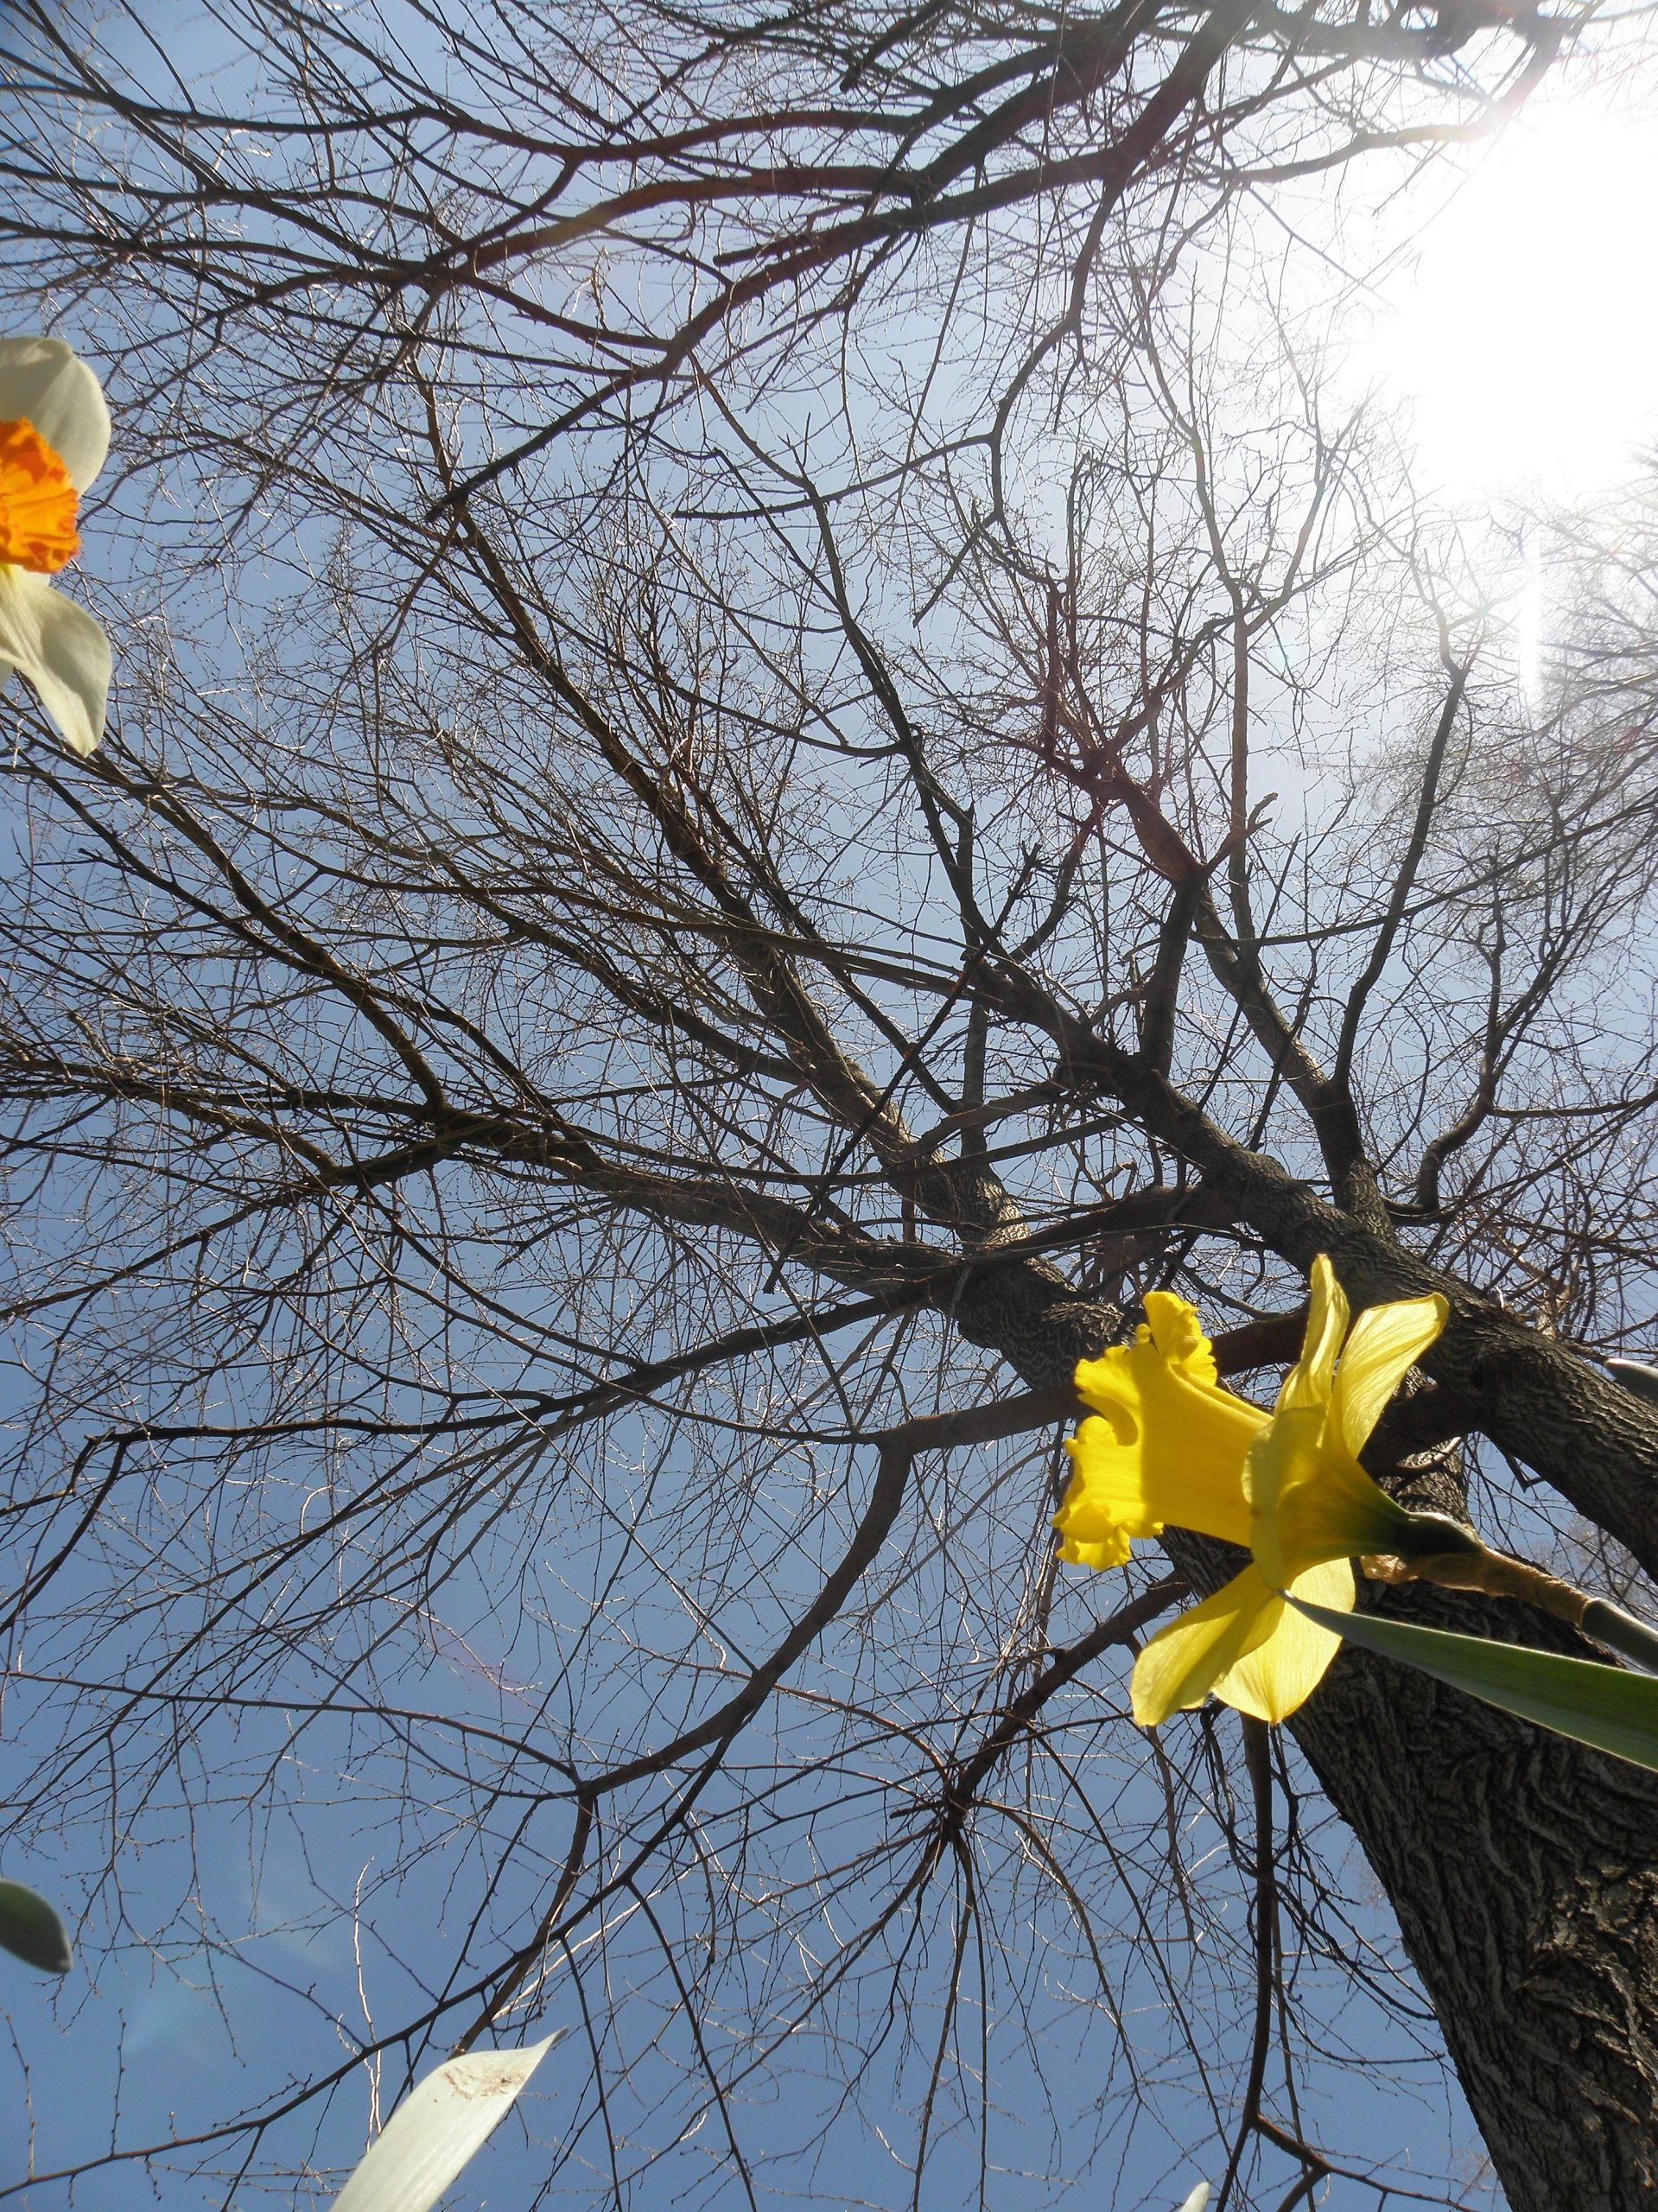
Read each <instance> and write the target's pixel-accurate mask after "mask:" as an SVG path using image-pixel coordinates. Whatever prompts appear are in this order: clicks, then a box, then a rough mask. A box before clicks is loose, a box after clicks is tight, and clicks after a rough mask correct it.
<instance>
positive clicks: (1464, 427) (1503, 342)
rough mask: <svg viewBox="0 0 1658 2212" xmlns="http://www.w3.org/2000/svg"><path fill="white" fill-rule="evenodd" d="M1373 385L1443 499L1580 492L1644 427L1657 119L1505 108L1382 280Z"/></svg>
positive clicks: (1611, 478)
mask: <svg viewBox="0 0 1658 2212" xmlns="http://www.w3.org/2000/svg"><path fill="white" fill-rule="evenodd" d="M1382 292H1383V297H1384V300H1385V302H1386V303H1387V308H1386V311H1385V312H1384V316H1383V321H1382V327H1381V329H1380V331H1379V333H1378V353H1379V357H1380V358H1379V359H1378V361H1377V364H1376V365H1377V367H1378V369H1379V370H1380V372H1381V378H1382V385H1383V386H1384V388H1386V389H1388V390H1390V391H1393V392H1394V394H1396V395H1398V396H1399V397H1404V398H1407V399H1408V400H1409V401H1410V402H1411V404H1412V407H1413V416H1414V421H1415V427H1416V435H1417V442H1418V448H1419V452H1420V459H1421V461H1422V464H1423V468H1424V474H1425V477H1426V480H1428V481H1430V482H1434V483H1437V484H1438V485H1439V487H1440V488H1441V489H1442V490H1443V491H1444V492H1445V493H1449V494H1450V495H1452V497H1469V496H1474V497H1477V496H1480V495H1482V494H1483V495H1490V494H1492V493H1501V492H1503V491H1507V490H1517V489H1520V488H1521V487H1535V488H1536V489H1538V490H1540V491H1543V492H1546V493H1548V494H1550V495H1552V496H1553V497H1557V498H1564V499H1577V498H1581V497H1584V496H1585V495H1590V494H1592V493H1594V492H1595V491H1596V490H1597V489H1598V488H1601V487H1603V486H1607V485H1610V484H1611V483H1613V482H1616V481H1617V480H1618V479H1619V478H1620V477H1622V476H1623V474H1625V473H1626V472H1627V471H1628V469H1629V465H1630V461H1631V458H1632V456H1633V454H1634V453H1635V452H1636V449H1637V448H1640V447H1641V446H1642V444H1643V443H1648V442H1652V441H1653V440H1654V439H1655V437H1658V122H1655V123H1653V124H1647V125H1646V126H1645V127H1643V126H1642V124H1641V123H1640V122H1638V121H1636V119H1635V118H1631V117H1629V116H1626V115H1620V114H1618V113H1616V112H1612V111H1609V110H1608V109H1607V108H1606V107H1605V106H1604V105H1601V106H1597V105H1591V103H1590V102H1588V101H1587V100H1575V101H1557V102H1556V103H1554V104H1553V106H1551V107H1548V108H1544V107H1541V106H1538V107H1535V108H1534V109H1530V110H1528V111H1525V112H1524V113H1522V114H1521V116H1520V117H1519V118H1517V119H1516V121H1515V123H1514V124H1512V125H1511V126H1510V127H1509V130H1508V131H1507V132H1506V134H1505V135H1504V137H1502V139H1501V140H1500V141H1499V142H1498V143H1496V145H1495V146H1494V147H1493V148H1492V149H1491V151H1490V153H1489V154H1488V155H1486V156H1484V158H1483V161H1482V162H1480V164H1479V166H1478V167H1477V168H1476V169H1475V170H1474V172H1473V173H1472V174H1471V175H1470V177H1469V178H1468V180H1467V181H1466V182H1465V183H1464V185H1463V187H1462V188H1461V189H1460V190H1459V191H1458V193H1457V194H1456V195H1455V196H1454V198H1452V200H1451V201H1450V203H1449V205H1448V206H1446V207H1445V208H1444V209H1443V211H1442V212H1441V213H1440V214H1439V217H1438V219H1437V220H1435V221H1433V222H1431V223H1429V224H1428V225H1427V226H1426V228H1425V230H1424V232H1423V233H1422V235H1421V245H1420V258H1419V259H1418V260H1416V262H1415V264H1414V266H1413V267H1409V268H1407V270H1405V272H1404V273H1403V274H1402V275H1401V277H1399V278H1397V279H1395V280H1394V283H1392V284H1391V285H1388V284H1384V285H1383V287H1382Z"/></svg>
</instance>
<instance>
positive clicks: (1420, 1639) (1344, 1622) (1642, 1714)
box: [1287, 1598, 1658, 1773]
mask: <svg viewBox="0 0 1658 2212" xmlns="http://www.w3.org/2000/svg"><path fill="white" fill-rule="evenodd" d="M1287 1602H1288V1603H1289V1604H1290V1605H1294V1606H1295V1607H1296V1609H1297V1611H1299V1612H1303V1613H1305V1615H1306V1617H1307V1618H1308V1619H1309V1620H1312V1621H1316V1622H1317V1623H1318V1625H1319V1626H1320V1627H1321V1628H1327V1629H1330V1630H1333V1631H1334V1633H1335V1634H1336V1635H1337V1636H1340V1637H1345V1638H1346V1640H1347V1641H1348V1643H1356V1644H1358V1645H1360V1646H1361V1647H1362V1648H1363V1649H1364V1650H1366V1651H1374V1652H1376V1653H1377V1654H1379V1656H1382V1658H1384V1659H1397V1660H1398V1661H1399V1662H1401V1664H1402V1665H1404V1666H1407V1667H1414V1668H1416V1669H1419V1671H1420V1673H1422V1674H1424V1675H1432V1676H1433V1678H1434V1680H1435V1681H1441V1682H1448V1683H1449V1684H1450V1685H1451V1687H1452V1689H1458V1690H1463V1691H1465V1692H1466V1694H1468V1695H1469V1696H1470V1697H1477V1698H1478V1699H1480V1700H1481V1701H1482V1702H1483V1703H1484V1704H1486V1705H1494V1706H1496V1707H1497V1709H1498V1711H1499V1712H1502V1713H1515V1714H1517V1715H1518V1716H1519V1718H1520V1719H1522V1720H1532V1721H1534V1722H1535V1723H1536V1724H1537V1726H1539V1727H1540V1728H1547V1729H1549V1730H1551V1731H1552V1732H1553V1733H1554V1734H1555V1735H1557V1736H1569V1737H1571V1738H1572V1739H1573V1740H1574V1741H1575V1742H1577V1743H1579V1744H1589V1745H1592V1746H1593V1747H1594V1749H1595V1750H1596V1751H1609V1752H1610V1754H1611V1756H1612V1757H1613V1758H1616V1759H1626V1760H1628V1762H1629V1764H1630V1765H1631V1766H1644V1767H1649V1768H1651V1769H1652V1770H1654V1771H1655V1773H1658V1676H1655V1675H1635V1674H1626V1673H1625V1672H1624V1671H1623V1669H1622V1668H1621V1667H1603V1666H1600V1665H1598V1664H1597V1662H1595V1661H1593V1660H1592V1659H1565V1658H1562V1657H1560V1656H1559V1655H1558V1654H1557V1653H1555V1652H1553V1651H1531V1650H1528V1649H1526V1648H1525V1646H1524V1645H1522V1644H1517V1643H1490V1642H1488V1641H1487V1639H1486V1638H1485V1637H1479V1636H1453V1635H1452V1633H1451V1632H1450V1631H1449V1630H1445V1629H1438V1628H1417V1627H1416V1626H1414V1625H1413V1624H1412V1623H1410V1622H1408V1621H1389V1620H1380V1619H1378V1618H1376V1616H1375V1614H1373V1613H1337V1612H1331V1611H1329V1610H1328V1608H1326V1607H1325V1606H1323V1605H1305V1604H1302V1603H1301V1602H1300V1601H1299V1599H1294V1598H1292V1599H1289V1600H1288V1601H1287Z"/></svg>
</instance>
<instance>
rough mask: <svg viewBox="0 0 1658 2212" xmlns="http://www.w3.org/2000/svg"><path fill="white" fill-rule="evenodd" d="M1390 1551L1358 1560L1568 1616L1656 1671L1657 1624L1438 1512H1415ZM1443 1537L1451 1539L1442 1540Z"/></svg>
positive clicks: (1397, 1575)
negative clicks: (1501, 1547)
mask: <svg viewBox="0 0 1658 2212" xmlns="http://www.w3.org/2000/svg"><path fill="white" fill-rule="evenodd" d="M1410 1522H1411V1526H1410V1529H1409V1530H1408V1532H1407V1535H1406V1541H1405V1542H1404V1543H1403V1544H1402V1545H1401V1548H1400V1551H1399V1552H1398V1553H1396V1554H1387V1555H1386V1556H1383V1557H1377V1558H1370V1559H1364V1560H1361V1561H1360V1562H1359V1564H1360V1566H1361V1567H1363V1570H1364V1573H1366V1574H1367V1575H1368V1576H1369V1578H1370V1579H1371V1580H1372V1581H1375V1582H1433V1583H1437V1584H1438V1585H1439V1587H1440V1588H1441V1589H1445V1590H1477V1591H1480V1592H1482V1593H1483V1595H1484V1596H1486V1597H1488V1598H1515V1599H1518V1600H1519V1601H1520V1603H1521V1605H1534V1606H1535V1607H1536V1608H1537V1610H1538V1611H1540V1612H1544V1613H1552V1614H1553V1617H1554V1618H1555V1619H1556V1620H1561V1621H1568V1622H1570V1624H1572V1627H1573V1628H1575V1629H1580V1630H1582V1631H1583V1633H1584V1634H1585V1636H1591V1637H1594V1639H1595V1641H1596V1643H1604V1645H1605V1646H1606V1647H1607V1649H1609V1650H1611V1651H1616V1652H1617V1653H1618V1654H1619V1655H1620V1656H1621V1657H1623V1658H1625V1659H1632V1660H1633V1661H1634V1662H1635V1663H1636V1666H1637V1667H1642V1668H1644V1669H1646V1671H1647V1672H1648V1674H1653V1675H1658V1629H1655V1628H1652V1627H1649V1626H1648V1624H1647V1623H1646V1622H1645V1621H1640V1620H1637V1619H1636V1618H1635V1616H1634V1614H1633V1613H1626V1612H1625V1611H1623V1608H1622V1607H1621V1606H1619V1605H1612V1604H1611V1603H1610V1600H1609V1599H1605V1598H1591V1596H1590V1595H1589V1593H1588V1592H1587V1591H1585V1590H1579V1588H1578V1587H1577V1586H1576V1585H1575V1584H1574V1583H1571V1582H1563V1581H1561V1580H1560V1577H1559V1576H1558V1575H1553V1574H1545V1573H1544V1572H1543V1570H1542V1569H1541V1567H1531V1566H1528V1564H1527V1562H1526V1561H1525V1560H1522V1559H1514V1558H1512V1557H1510V1555H1509V1554H1508V1553H1507V1552H1494V1551H1492V1550H1491V1549H1490V1547H1489V1546H1487V1545H1485V1544H1483V1543H1481V1541H1480V1540H1479V1538H1478V1537H1477V1535H1474V1533H1473V1531H1472V1530H1471V1529H1464V1528H1463V1527H1462V1526H1461V1525H1460V1524H1459V1523H1458V1522H1454V1521H1451V1520H1447V1519H1445V1518H1443V1517H1442V1516H1439V1514H1429V1513H1413V1514H1412V1515H1411V1516H1410ZM1447 1540H1449V1541H1447Z"/></svg>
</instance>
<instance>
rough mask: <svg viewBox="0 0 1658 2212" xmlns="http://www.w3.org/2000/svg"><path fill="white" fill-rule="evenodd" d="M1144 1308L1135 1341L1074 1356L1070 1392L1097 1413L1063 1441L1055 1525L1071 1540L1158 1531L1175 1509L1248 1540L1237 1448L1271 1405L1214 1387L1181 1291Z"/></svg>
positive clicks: (1182, 1519) (1243, 1448) (1180, 1517)
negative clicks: (1064, 1475)
mask: <svg viewBox="0 0 1658 2212" xmlns="http://www.w3.org/2000/svg"><path fill="white" fill-rule="evenodd" d="M1146 1310H1147V1316H1148V1319H1147V1322H1146V1323H1144V1324H1142V1325H1141V1326H1140V1329H1139V1330H1138V1331H1137V1332H1136V1334H1135V1338H1134V1343H1133V1344H1118V1345H1115V1346H1114V1347H1113V1349H1112V1350H1111V1351H1108V1352H1106V1353H1105V1354H1104V1355H1103V1356H1102V1357H1101V1358H1099V1359H1085V1360H1083V1361H1082V1362H1081V1363H1080V1364H1079V1365H1078V1367H1077V1395H1079V1396H1080V1397H1081V1398H1082V1399H1083V1402H1084V1403H1085V1404H1088V1405H1090V1406H1092V1407H1094V1408H1096V1414H1095V1417H1094V1418H1093V1419H1091V1420H1088V1421H1083V1425H1082V1427H1081V1428H1080V1429H1079V1430H1078V1431H1077V1434H1076V1436H1075V1437H1073V1438H1072V1439H1071V1440H1070V1442H1069V1443H1068V1444H1067V1445H1066V1446H1065V1448H1066V1450H1067V1451H1068V1452H1070V1459H1071V1465H1072V1467H1073V1469H1074V1472H1073V1474H1072V1476H1071V1481H1070V1489H1069V1490H1068V1491H1066V1493H1065V1498H1064V1503H1063V1504H1062V1505H1061V1507H1060V1509H1059V1511H1058V1514H1057V1515H1056V1516H1054V1526H1055V1527H1056V1528H1057V1529H1058V1531H1059V1533H1060V1535H1061V1536H1062V1538H1064V1540H1065V1541H1066V1542H1067V1543H1072V1542H1074V1543H1077V1544H1078V1545H1092V1544H1101V1543H1105V1542H1107V1541H1109V1532H1110V1531H1111V1530H1113V1529H1121V1530H1124V1531H1126V1532H1127V1533H1128V1535H1134V1536H1153V1535H1157V1534H1158V1532H1159V1530H1160V1529H1162V1528H1163V1527H1164V1526H1165V1525H1166V1523H1167V1522H1171V1521H1172V1522H1175V1523H1176V1524H1177V1525H1178V1527H1180V1528H1182V1529H1197V1530H1198V1531H1199V1532H1200V1533H1201V1534H1203V1535H1209V1536H1220V1537H1223V1538H1224V1539H1225V1540H1226V1541H1228V1542H1229V1543H1234V1544H1243V1543H1247V1542H1248V1540H1249V1513H1248V1505H1247V1503H1245V1500H1244V1496H1243V1484H1242V1468H1243V1456H1244V1453H1245V1452H1247V1451H1248V1448H1249V1445H1250V1442H1251V1440H1252V1439H1253V1438H1254V1437H1255V1435H1256V1434H1257V1433H1259V1432H1260V1430H1261V1428H1262V1427H1264V1426H1265V1424H1266V1421H1267V1415H1266V1414H1264V1413H1263V1412H1262V1411H1261V1408H1260V1407H1259V1406H1252V1405H1251V1404H1250V1403H1249V1402H1248V1399H1247V1398H1235V1397H1234V1396H1233V1395H1232V1393H1231V1392H1230V1391H1229V1390H1223V1389H1221V1388H1220V1386H1219V1384H1218V1383H1217V1380H1216V1369H1215V1355H1214V1352H1213V1351H1212V1350H1211V1348H1210V1343H1209V1339H1208V1338H1206V1337H1205V1336H1204V1332H1203V1330H1202V1329H1201V1327H1200V1326H1199V1325H1198V1322H1197V1312H1196V1310H1195V1308H1193V1307H1192V1306H1189V1305H1188V1304H1187V1303H1186V1301H1185V1299H1183V1298H1176V1297H1174V1296H1173V1295H1172V1294H1170V1293H1168V1292H1166V1291H1153V1293H1152V1294H1151V1295H1150V1297H1148V1298H1147V1301H1146ZM1061 1556H1062V1557H1064V1556H1066V1554H1064V1552H1063V1551H1062V1553H1061ZM1112 1563H1113V1564H1115V1563H1116V1562H1115V1559H1114V1560H1113V1561H1112Z"/></svg>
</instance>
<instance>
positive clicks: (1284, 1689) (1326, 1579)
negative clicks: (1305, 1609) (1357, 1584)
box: [1211, 1560, 1354, 1721]
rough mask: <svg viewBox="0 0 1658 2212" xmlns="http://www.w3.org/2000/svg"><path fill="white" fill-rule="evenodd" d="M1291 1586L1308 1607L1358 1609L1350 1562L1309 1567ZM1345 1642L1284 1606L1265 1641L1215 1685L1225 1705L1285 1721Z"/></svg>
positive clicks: (1314, 1687) (1331, 1561)
mask: <svg viewBox="0 0 1658 2212" xmlns="http://www.w3.org/2000/svg"><path fill="white" fill-rule="evenodd" d="M1290 1588H1291V1590H1292V1591H1293V1594H1294V1595H1295V1596H1296V1597H1298V1598H1305V1599H1306V1600H1307V1602H1308V1604H1309V1605H1324V1606H1326V1607H1327V1608H1328V1609H1329V1610H1330V1611H1331V1612H1340V1613H1350V1612H1351V1611H1352V1610H1353V1596H1354V1592H1353V1570H1352V1568H1351V1567H1349V1565H1348V1564H1347V1561H1346V1560H1326V1561H1325V1562H1324V1565H1323V1566H1322V1567H1308V1569H1307V1570H1306V1572H1305V1574H1298V1575H1297V1576H1296V1578H1295V1580H1294V1581H1293V1583H1292V1584H1291V1585H1290ZM1274 1602H1275V1603H1276V1601H1274ZM1341 1643H1342V1640H1341V1638H1340V1637H1338V1636H1337V1635H1336V1634H1335V1632H1334V1631H1333V1630H1331V1629H1327V1628H1320V1627H1319V1626H1318V1623H1317V1622H1316V1621H1310V1620H1308V1619H1306V1618H1305V1616H1304V1615H1303V1614H1300V1613H1298V1612H1297V1611H1296V1610H1295V1608H1294V1606H1293V1605H1279V1607H1278V1611H1277V1613H1276V1615H1275V1617H1274V1622H1273V1626H1272V1630H1271V1632H1270V1633H1269V1634H1268V1635H1267V1637H1266V1638H1265V1640H1264V1641H1263V1642H1261V1643H1258V1644H1256V1646H1255V1649H1253V1650H1252V1651H1248V1652H1246V1653H1245V1654H1244V1656H1243V1657H1242V1659H1240V1660H1239V1661H1238V1662H1237V1663H1236V1665H1235V1666H1232V1667H1229V1668H1228V1669H1227V1671H1226V1672H1225V1673H1224V1674H1223V1675H1218V1676H1217V1678H1216V1680H1215V1681H1214V1683H1213V1684H1212V1685H1211V1687H1212V1688H1213V1690H1214V1693H1215V1695H1216V1696H1217V1698H1219V1699H1220V1700H1222V1702H1223V1704H1226V1705H1229V1706H1233V1707H1236V1709H1237V1711H1238V1712H1240V1713H1253V1714H1254V1715H1255V1719H1257V1720H1273V1721H1277V1720H1283V1719H1287V1718H1288V1716H1289V1715H1290V1714H1291V1713H1293V1712H1294V1711H1295V1709H1296V1707H1297V1706H1299V1705H1304V1704H1305V1702H1306V1700H1307V1699H1308V1698H1310V1697H1311V1696H1312V1693H1313V1691H1314V1690H1315V1689H1317V1688H1318V1684H1319V1683H1320V1681H1323V1679H1324V1669H1326V1668H1327V1667H1328V1666H1329V1664H1330V1662H1331V1660H1332V1659H1333V1658H1334V1657H1335V1656H1336V1654H1337V1652H1338V1651H1339V1650H1340V1649H1341Z"/></svg>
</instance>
